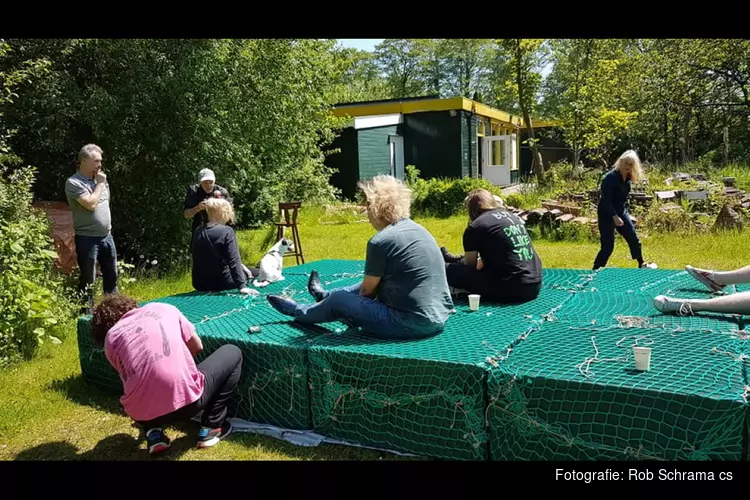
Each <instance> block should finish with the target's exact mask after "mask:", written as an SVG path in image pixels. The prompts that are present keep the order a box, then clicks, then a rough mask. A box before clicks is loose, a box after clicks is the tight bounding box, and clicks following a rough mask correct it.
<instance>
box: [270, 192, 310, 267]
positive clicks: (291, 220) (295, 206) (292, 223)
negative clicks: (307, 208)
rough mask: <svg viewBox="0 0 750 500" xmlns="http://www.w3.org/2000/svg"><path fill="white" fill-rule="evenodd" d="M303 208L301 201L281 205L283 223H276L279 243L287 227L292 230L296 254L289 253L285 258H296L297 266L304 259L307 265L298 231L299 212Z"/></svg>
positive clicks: (280, 213)
mask: <svg viewBox="0 0 750 500" xmlns="http://www.w3.org/2000/svg"><path fill="white" fill-rule="evenodd" d="M301 206H302V202H301V201H293V202H289V203H279V217H280V218H281V221H279V222H277V223H276V241H279V240H280V239H281V238H283V237H284V228H285V227H291V228H292V243H293V244H294V252H289V253H287V254H285V255H284V257H292V256H294V257H295V258H296V259H297V264H299V261H300V258H302V263H303V264H304V263H305V256H304V255H303V254H302V242H301V241H300V239H299V230H298V229H297V212H298V211H299V209H300V207H301ZM290 212H291V213H290Z"/></svg>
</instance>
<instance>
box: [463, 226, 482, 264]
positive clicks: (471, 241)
mask: <svg viewBox="0 0 750 500" xmlns="http://www.w3.org/2000/svg"><path fill="white" fill-rule="evenodd" d="M463 240H464V241H463V243H464V264H466V265H467V266H469V267H470V268H472V269H476V268H477V261H478V257H479V250H478V248H479V245H478V243H477V235H476V231H475V230H474V229H473V228H472V227H471V226H467V227H466V230H464V236H463Z"/></svg>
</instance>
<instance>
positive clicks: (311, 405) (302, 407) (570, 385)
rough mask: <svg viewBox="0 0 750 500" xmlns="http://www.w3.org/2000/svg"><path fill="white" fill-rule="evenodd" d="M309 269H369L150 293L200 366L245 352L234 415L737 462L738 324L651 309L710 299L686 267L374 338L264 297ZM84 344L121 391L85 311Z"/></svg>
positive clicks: (427, 447)
mask: <svg viewBox="0 0 750 500" xmlns="http://www.w3.org/2000/svg"><path fill="white" fill-rule="evenodd" d="M313 269H315V270H317V271H318V272H319V273H320V275H321V281H322V283H323V284H324V286H326V288H328V289H331V288H334V287H339V286H347V285H351V284H354V283H357V282H358V281H359V280H361V279H362V276H363V270H364V262H362V261H346V260H324V261H317V262H311V263H307V264H304V265H301V266H295V267H287V268H286V269H285V270H284V275H285V276H286V279H285V280H284V281H281V282H278V283H274V284H272V285H269V286H268V287H265V288H261V289H258V290H259V291H260V292H261V296H259V297H257V298H253V299H249V298H243V297H241V296H240V295H239V294H237V293H236V292H223V293H210V294H209V293H198V292H191V293H186V294H179V295H174V296H170V297H163V298H159V299H156V300H157V301H159V302H166V303H170V304H173V305H174V306H176V307H177V308H178V309H180V310H181V311H182V312H183V314H185V315H186V316H187V317H188V319H190V321H192V322H193V323H194V324H195V326H196V329H197V331H198V334H199V335H200V336H201V338H202V340H203V343H204V347H205V350H204V352H203V353H201V355H200V356H199V360H202V359H204V358H205V357H206V356H207V355H209V354H210V353H211V352H213V351H214V350H215V349H216V348H218V347H219V346H221V345H223V344H225V343H232V344H235V345H237V346H239V347H240V348H241V349H242V352H243V354H244V364H243V374H242V379H241V381H240V385H239V388H238V391H237V394H236V397H235V399H234V401H233V403H234V404H233V407H234V408H236V416H237V417H238V418H241V419H245V420H248V421H252V422H258V423H263V424H270V425H274V426H278V427H282V428H288V429H298V430H302V429H310V430H313V431H314V432H316V433H318V434H321V435H324V436H327V437H330V438H333V439H337V440H340V441H347V442H350V443H352V444H355V445H362V446H368V447H376V448H383V449H390V450H394V451H399V452H405V453H411V454H415V455H421V456H427V457H434V458H442V459H455V460H518V459H534V460H537V459H540V460H596V459H626V460H632V459H667V460H672V459H674V460H683V459H684V460H695V459H698V460H715V459H741V458H745V457H743V454H744V453H746V452H745V451H744V450H746V449H747V446H746V444H747V443H745V442H744V441H743V440H746V439H747V438H746V435H747V433H746V432H745V431H744V429H746V428H747V427H748V425H749V424H748V418H747V417H748V411H747V402H746V398H747V395H748V394H747V389H746V388H747V387H748V385H749V384H748V380H747V370H746V366H745V365H746V361H745V358H744V356H746V355H748V354H750V353H748V347H747V346H746V337H745V332H744V331H743V330H742V329H743V327H744V325H745V322H746V318H742V317H739V316H730V315H709V314H697V315H695V316H688V317H679V316H674V315H663V314H660V313H659V312H658V311H656V310H655V309H653V306H652V305H651V298H653V296H655V295H658V294H662V293H666V294H672V295H681V296H690V297H696V298H697V297H709V296H710V294H709V292H708V291H706V290H705V289H702V288H701V285H700V284H698V283H697V282H695V281H694V280H692V278H690V277H689V276H688V275H687V273H685V272H684V271H673V270H650V269H603V270H600V271H599V272H597V273H593V272H591V271H584V270H573V269H546V270H545V271H544V285H543V290H542V293H541V294H540V296H539V298H537V299H536V300H534V301H532V302H529V303H526V304H520V305H493V304H489V303H482V305H481V307H480V309H479V310H478V311H471V310H470V309H469V307H468V303H467V301H466V299H465V298H459V299H457V300H456V302H455V305H456V308H455V311H454V314H453V315H452V316H451V318H450V320H449V322H448V325H447V327H446V329H445V331H444V332H443V333H441V334H440V335H438V336H436V337H433V338H430V339H424V340H417V341H383V340H378V339H375V338H373V337H372V336H370V335H367V334H366V333H362V332H360V331H359V330H356V329H351V328H348V327H347V326H346V325H345V324H343V323H339V322H332V323H327V324H323V325H317V326H312V327H311V326H303V325H299V324H297V323H295V322H294V321H292V320H291V318H289V317H287V316H283V315H281V314H279V313H278V312H276V311H275V310H274V309H273V308H272V307H271V306H270V304H269V303H268V302H267V300H266V298H265V297H266V296H267V295H269V294H285V295H287V296H290V297H292V298H294V299H295V300H298V301H301V302H307V303H310V302H312V300H313V299H312V297H310V295H309V294H308V293H307V279H308V276H309V273H310V271H311V270H313ZM736 291H737V290H736V289H735V288H732V289H731V290H727V293H735V292H736ZM251 327H259V330H258V331H255V332H253V331H252V330H251ZM255 330H257V329H255ZM636 341H637V342H638V343H639V345H640V344H642V343H644V342H646V343H649V344H650V347H652V349H653V355H652V364H651V371H649V372H636V371H634V369H633V368H634V363H633V355H632V345H633V343H634V342H636ZM78 343H79V349H80V361H81V369H82V372H83V376H84V378H85V379H86V380H87V381H90V382H92V383H95V384H98V385H101V386H103V387H108V388H110V389H113V390H115V391H119V390H121V384H120V382H119V378H118V376H117V374H116V373H115V372H114V370H113V369H112V368H111V367H110V366H109V364H108V363H107V361H106V359H105V357H104V354H103V351H102V350H101V349H100V348H95V347H94V346H93V345H92V343H91V341H90V317H88V316H86V317H82V318H80V319H79V323H78ZM743 447H744V448H743Z"/></svg>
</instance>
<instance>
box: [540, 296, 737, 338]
mask: <svg viewBox="0 0 750 500" xmlns="http://www.w3.org/2000/svg"><path fill="white" fill-rule="evenodd" d="M652 298H653V297H652V296H650V295H645V294H643V293H627V292H620V293H613V292H601V291H585V292H581V293H577V294H575V296H573V297H572V298H571V299H570V300H569V301H567V302H566V303H565V304H564V305H563V307H561V308H560V309H559V310H558V311H556V312H555V313H554V317H555V318H554V319H557V320H560V321H567V322H570V323H574V324H576V325H581V326H586V327H591V326H601V327H610V326H619V327H632V326H639V327H652V328H663V329H668V330H678V331H681V330H703V331H717V332H719V331H731V330H739V329H740V317H739V316H737V315H728V314H719V313H704V312H702V313H700V314H695V315H689V316H678V315H674V314H662V313H661V312H659V311H658V310H657V309H655V308H654V306H653V301H652Z"/></svg>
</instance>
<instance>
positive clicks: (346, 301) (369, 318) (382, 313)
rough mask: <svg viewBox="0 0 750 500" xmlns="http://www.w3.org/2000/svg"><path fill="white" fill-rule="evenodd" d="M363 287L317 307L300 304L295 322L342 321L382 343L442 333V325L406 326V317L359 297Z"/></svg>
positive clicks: (334, 293)
mask: <svg viewBox="0 0 750 500" xmlns="http://www.w3.org/2000/svg"><path fill="white" fill-rule="evenodd" d="M361 286H362V283H358V284H356V285H352V286H348V287H342V288H335V289H333V290H328V291H326V292H324V294H323V297H324V298H323V300H321V301H320V302H318V303H316V304H297V309H296V310H295V313H294V318H295V321H297V322H298V323H304V324H315V323H327V322H329V321H341V322H343V323H348V324H350V325H352V326H359V327H361V328H362V330H364V331H366V332H367V333H370V334H372V335H374V336H376V337H379V338H383V339H414V338H423V337H429V336H432V335H434V334H436V333H438V332H440V331H441V330H442V329H443V327H442V326H441V325H424V326H422V325H414V326H406V325H405V323H406V322H405V316H404V313H403V312H401V311H398V310H396V309H393V308H392V307H389V306H387V305H386V304H384V303H383V302H380V301H378V300H374V299H371V298H369V297H363V296H361V295H360V294H359V292H360V288H361Z"/></svg>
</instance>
